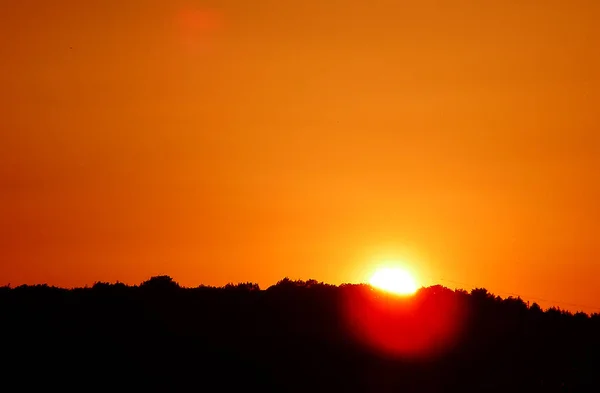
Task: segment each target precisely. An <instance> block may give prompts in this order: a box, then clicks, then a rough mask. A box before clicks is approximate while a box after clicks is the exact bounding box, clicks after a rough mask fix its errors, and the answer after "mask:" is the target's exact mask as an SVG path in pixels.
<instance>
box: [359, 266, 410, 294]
mask: <svg viewBox="0 0 600 393" xmlns="http://www.w3.org/2000/svg"><path fill="white" fill-rule="evenodd" d="M369 283H370V284H371V286H373V287H375V288H377V289H380V290H383V291H386V292H391V293H394V294H397V295H412V294H414V293H415V292H416V291H417V289H418V286H417V283H416V281H415V279H414V277H413V276H412V275H411V274H410V273H409V272H408V271H406V270H404V269H401V268H392V267H386V268H379V269H377V270H376V271H375V273H373V275H372V276H371V279H370V280H369Z"/></svg>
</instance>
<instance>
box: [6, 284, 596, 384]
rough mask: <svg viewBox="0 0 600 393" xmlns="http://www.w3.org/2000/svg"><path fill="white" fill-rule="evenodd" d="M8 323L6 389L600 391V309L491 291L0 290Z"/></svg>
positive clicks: (290, 287) (299, 287)
mask: <svg viewBox="0 0 600 393" xmlns="http://www.w3.org/2000/svg"><path fill="white" fill-rule="evenodd" d="M0 329H1V331H0V333H1V336H0V337H2V342H3V344H2V357H3V360H4V361H3V366H2V368H1V369H0V384H1V385H0V386H2V387H6V388H7V389H8V387H14V388H16V387H18V388H20V389H19V390H28V389H33V388H42V389H45V390H49V389H53V388H57V389H60V391H69V390H88V389H94V390H95V389H110V390H125V389H130V390H134V391H158V390H162V391H169V392H172V391H186V392H189V391H210V392H213V391H231V392H242V391H261V392H265V391H267V392H375V393H380V392H422V393H423V392H424V393H426V392H600V374H599V373H600V315H598V314H594V315H587V314H584V313H575V314H573V313H570V312H567V311H564V310H560V309H558V308H551V309H548V310H546V311H544V310H542V309H541V308H540V307H539V306H538V305H537V304H535V303H534V304H532V305H531V306H529V305H528V304H526V303H525V302H523V301H522V300H521V299H519V298H507V299H502V298H500V297H497V296H494V295H492V294H490V293H489V292H488V291H486V290H485V289H475V290H473V291H471V292H470V293H468V292H466V291H463V290H456V291H453V290H450V289H448V288H445V287H443V286H439V285H438V286H432V287H429V288H422V289H421V290H420V291H419V292H418V293H417V294H416V295H414V296H413V297H410V298H401V297H395V296H391V295H387V294H385V293H382V292H379V291H376V290H373V289H372V288H371V287H369V286H367V285H362V284H360V285H353V284H345V285H341V286H339V287H338V286H333V285H328V284H324V283H320V282H317V281H315V280H309V281H292V280H290V279H288V278H286V279H283V280H281V281H280V282H279V283H277V284H276V285H274V286H272V287H270V288H268V289H266V290H261V289H260V288H259V286H258V285H257V284H254V283H240V284H228V285H226V286H225V287H209V286H199V287H197V288H182V287H180V285H179V284H178V283H176V282H175V281H174V280H173V279H171V277H168V276H160V277H153V278H151V279H150V280H148V281H145V282H143V283H142V284H141V285H139V286H128V285H125V284H122V283H116V284H110V283H101V282H99V283H96V284H94V285H93V287H91V288H77V289H71V290H67V289H62V288H55V287H50V286H47V285H34V286H25V285H24V286H19V287H16V288H9V287H3V288H0ZM7 391H8V390H7Z"/></svg>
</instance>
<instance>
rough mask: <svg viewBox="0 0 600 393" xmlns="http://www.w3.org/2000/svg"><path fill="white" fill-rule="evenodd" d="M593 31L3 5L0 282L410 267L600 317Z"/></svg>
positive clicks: (262, 8) (253, 8)
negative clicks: (391, 263) (390, 263)
mask: <svg viewBox="0 0 600 393" xmlns="http://www.w3.org/2000/svg"><path fill="white" fill-rule="evenodd" d="M599 20H600V2H598V1H594V0H589V1H577V0H573V1H566V0H564V1H563V0H561V1H554V0H548V1H542V0H538V1H533V0H518V1H517V0H504V1H501V0H497V1H483V0H472V1H464V0H462V1H461V0H448V1H441V0H439V1H432V0H431V1H422V0H412V1H392V0H389V1H382V0H379V1H376V0H369V1H367V0H364V1H358V0H345V1H341V0H337V1H333V0H324V1H323V0H297V1H287V0H268V1H247V0H224V1H212V2H204V1H188V2H183V1H177V0H176V1H156V0H147V1H141V0H130V1H120V0H119V1H117V0H90V1H79V0H77V1H76V0H56V1H52V2H50V1H42V0H4V1H2V3H1V5H0V59H1V61H0V91H1V93H0V224H1V225H0V284H4V283H9V282H10V283H11V284H12V285H18V284H21V283H29V284H33V283H41V282H48V283H49V284H55V285H61V286H79V285H85V284H92V283H93V282H94V281H98V280H102V281H116V280H120V281H123V282H127V283H139V282H140V281H142V280H144V279H147V278H148V277H150V276H151V275H156V274H169V275H171V276H173V277H174V278H175V279H176V280H177V281H179V282H180V283H181V284H184V285H198V284H199V283H206V284H212V285H223V284H225V283H227V282H230V281H233V282H238V281H255V282H258V283H260V284H261V286H263V287H265V286H268V285H271V284H273V283H274V282H276V281H277V280H279V279H281V278H283V277H284V276H290V277H291V278H303V279H307V278H315V279H317V280H320V281H326V282H330V283H335V284H339V283H341V282H357V281H364V280H365V279H366V278H367V277H365V275H367V274H368V272H369V271H370V270H369V269H371V266H372V264H373V263H378V262H381V261H385V260H401V261H404V262H405V263H407V264H409V265H410V267H411V269H412V270H414V271H415V273H416V274H417V276H418V277H419V279H420V281H421V283H423V284H425V285H429V284H433V283H437V282H440V283H442V284H444V285H447V286H450V287H454V286H460V285H455V284H453V283H451V282H449V281H448V282H443V281H439V279H440V278H444V279H445V280H452V281H457V282H461V283H466V284H468V285H475V286H480V287H486V288H488V289H490V290H491V291H494V292H498V293H500V292H501V291H503V292H514V293H519V294H522V295H523V296H524V297H526V298H528V297H539V298H545V299H555V300H560V301H562V302H569V303H576V304H585V305H591V306H596V307H600V286H598V285H597V282H598V277H599V276H600V240H599V238H600V207H599V206H600V135H599V134H600V128H599V125H600V124H599V123H600V118H599V113H600V112H599V102H600V93H599V91H600V49H599V48H600V27H599V26H598V21H599ZM463 286H465V285H463ZM500 294H501V295H503V296H504V294H503V293H500ZM563 304H564V303H563ZM563 304H561V306H563ZM565 307H566V306H565ZM567 308H569V307H567ZM570 308H577V307H570ZM588 311H598V310H592V309H588Z"/></svg>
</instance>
